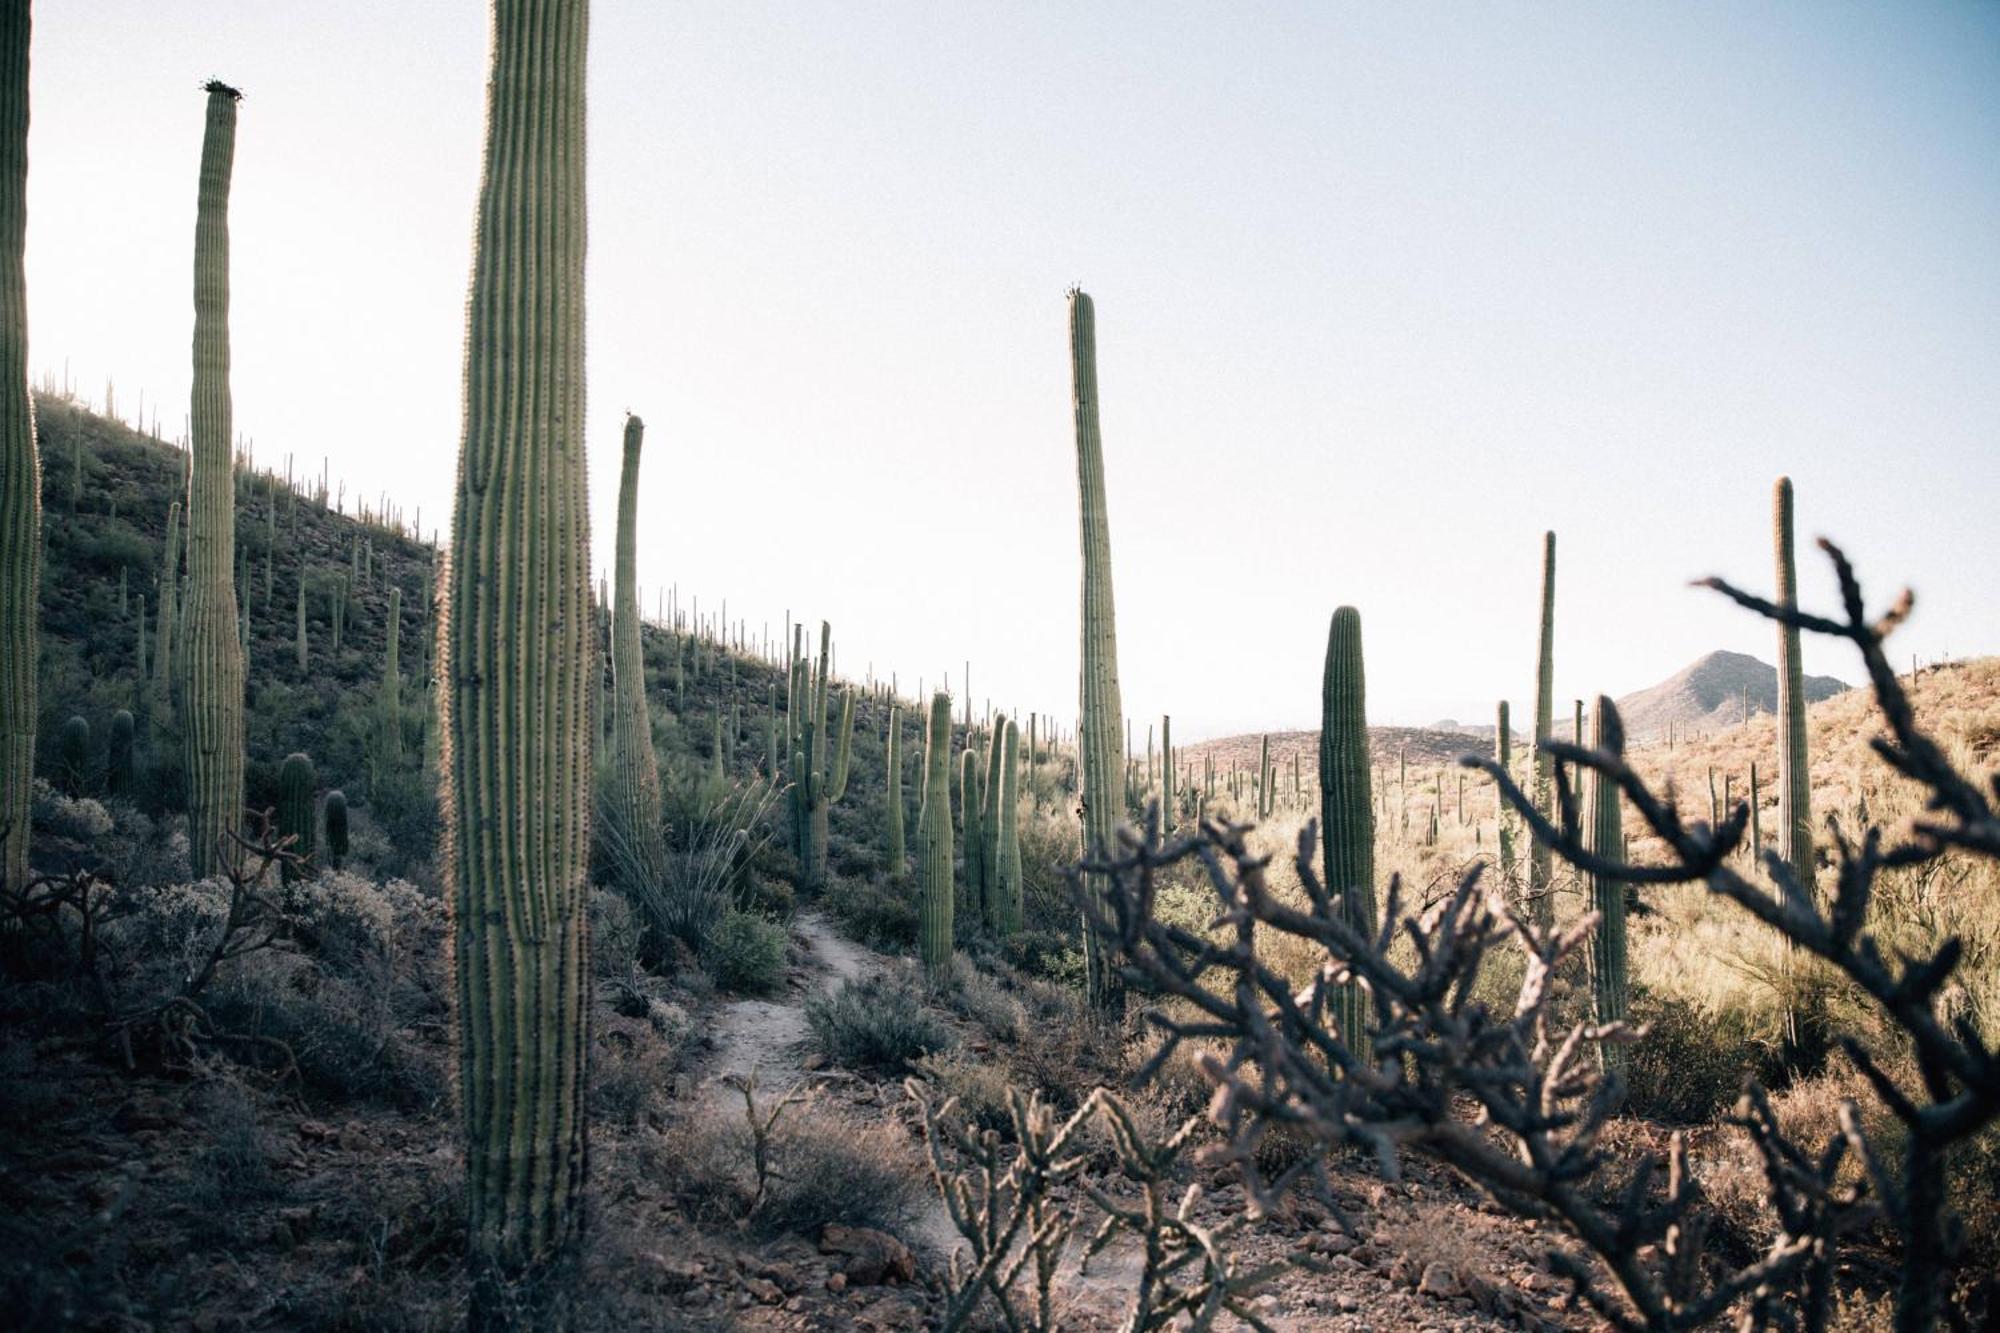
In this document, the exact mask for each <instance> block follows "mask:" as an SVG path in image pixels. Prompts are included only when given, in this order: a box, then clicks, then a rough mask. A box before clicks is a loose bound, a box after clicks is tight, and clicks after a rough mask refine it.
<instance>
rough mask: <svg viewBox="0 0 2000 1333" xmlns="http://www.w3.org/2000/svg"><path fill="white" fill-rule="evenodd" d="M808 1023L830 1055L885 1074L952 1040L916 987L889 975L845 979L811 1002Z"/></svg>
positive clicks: (843, 1062)
mask: <svg viewBox="0 0 2000 1333" xmlns="http://www.w3.org/2000/svg"><path fill="white" fill-rule="evenodd" d="M806 1022H807V1024H808V1025H809V1026H810V1027H811V1028H812V1034H813V1040H814V1041H815V1042H816V1043H818V1045H819V1048H820V1050H821V1051H822V1052H824V1053H825V1055H826V1057H827V1058H828V1059H829V1060H832V1061H833V1062H834V1063H835V1064H839V1065H844V1066H846V1067H848V1068H850V1069H869V1070H875V1071H878V1072H881V1073H884V1074H901V1073H903V1072H905V1071H906V1070H907V1069H909V1067H910V1065H911V1064H912V1062H914V1061H915V1060H917V1059H918V1058H919V1057H921V1056H925V1055H929V1054H931V1053H932V1052H933V1051H941V1050H943V1049H945V1047H947V1046H949V1045H951V1043H952V1036H951V1032H950V1030H949V1029H947V1028H946V1027H945V1026H944V1024H942V1023H940V1022H939V1021H938V1020H937V1019H936V1018H935V1017H934V1016H932V1015H931V1014H930V1013H929V1012H928V1011H927V1010H926V1009H925V1008H924V1002H923V1000H922V998H921V997H920V996H919V995H918V994H917V992H916V989H915V988H914V987H912V986H911V985H909V984H908V983H907V982H904V981H900V980H896V979H893V978H890V977H887V976H872V977H864V978H862V979H861V980H860V981H845V982H842V983H841V985H840V989H838V990H836V991H834V992H833V993H832V994H830V995H817V996H814V997H813V998H812V999H810V1000H808V1001H806Z"/></svg>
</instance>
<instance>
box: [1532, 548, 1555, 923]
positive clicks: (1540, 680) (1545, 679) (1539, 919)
mask: <svg viewBox="0 0 2000 1333" xmlns="http://www.w3.org/2000/svg"><path fill="white" fill-rule="evenodd" d="M1555 661H1556V535H1555V533H1553V532H1545V533H1543V534H1542V619H1541V633H1540V637H1539V639H1538V651H1537V653H1536V657H1535V790H1534V796H1535V808H1536V809H1537V810H1540V811H1542V812H1544V813H1545V814H1548V815H1549V816H1550V817H1551V818H1554V816H1555V789H1554V780H1555V760H1554V759H1552V758H1551V757H1550V756H1549V754H1548V752H1547V751H1546V750H1544V749H1543V748H1542V747H1543V745H1544V744H1546V743H1547V741H1548V739H1549V735H1550V732H1551V731H1552V730H1553V729H1554V726H1555V705H1556V685H1555ZM1528 904H1529V913H1530V915H1531V916H1532V917H1533V919H1534V922H1535V924H1536V925H1537V926H1540V927H1542V928H1543V929H1547V928H1548V927H1549V926H1551V925H1553V924H1554V923H1555V919H1556V906H1555V867H1554V863H1553V861H1552V860H1551V858H1550V855H1549V847H1548V844H1547V843H1545V842H1543V841H1542V840H1541V839H1540V838H1535V839H1534V840H1533V842H1532V845H1531V846H1530V848H1529V851H1528Z"/></svg>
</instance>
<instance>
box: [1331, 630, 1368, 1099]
mask: <svg viewBox="0 0 2000 1333" xmlns="http://www.w3.org/2000/svg"><path fill="white" fill-rule="evenodd" d="M1369 780H1370V778H1369V766H1368V692H1367V682H1366V680H1365V679H1364V677H1363V674H1362V658H1361V613H1360V612H1359V611H1356V610H1355V609H1354V608H1353V607H1351V606H1343V607H1341V608H1340V609H1339V610H1337V611H1335V612H1334V613H1333V622H1332V624H1331V625H1329V626H1328V627H1327V635H1326V674H1325V676H1324V678H1323V680H1322V681H1321V685H1320V725H1319V817H1320V828H1319V836H1320V860H1321V865H1322V868H1323V873H1324V875H1325V878H1326V890H1327V892H1328V893H1334V894H1339V895H1340V912H1341V917H1342V919H1343V920H1345V921H1346V922H1347V924H1348V925H1350V926H1352V927H1354V929H1356V930H1358V931H1360V932H1361V933H1362V935H1364V936H1365V937H1367V938H1368V939H1370V940H1373V939H1374V938H1375V932H1376V929H1377V925H1376V906H1375V801H1374V798H1373V797H1372V796H1371V795H1370V793H1369ZM1333 1017H1334V1022H1335V1024H1336V1025H1337V1027H1338V1030H1339V1033H1340V1039H1341V1040H1342V1041H1343V1042H1345V1043H1346V1044H1347V1048H1348V1049H1349V1050H1351V1051H1353V1052H1354V1053H1355V1054H1356V1055H1357V1056H1359V1057H1361V1058H1362V1059H1364V1060H1365V1059H1367V1058H1368V1053H1369V1046H1368V1037H1367V1032H1368V1000H1367V995H1366V993H1365V992H1364V991H1363V990H1362V988H1361V986H1360V984H1359V983H1357V982H1352V981H1350V982H1348V983H1347V984H1345V985H1343V986H1342V987H1341V989H1340V993H1339V994H1338V995H1337V996H1335V997H1334V1004H1333Z"/></svg>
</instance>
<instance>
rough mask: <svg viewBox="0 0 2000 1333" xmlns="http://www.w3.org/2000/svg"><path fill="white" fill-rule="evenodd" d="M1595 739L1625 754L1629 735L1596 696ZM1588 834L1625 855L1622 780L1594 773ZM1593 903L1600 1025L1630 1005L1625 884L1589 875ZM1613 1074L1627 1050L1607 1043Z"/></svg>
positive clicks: (1605, 850)
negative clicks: (1625, 738)
mask: <svg viewBox="0 0 2000 1333" xmlns="http://www.w3.org/2000/svg"><path fill="white" fill-rule="evenodd" d="M1590 733H1591V734H1590V743H1591V746H1592V747H1593V748H1594V749H1598V750H1606V749H1608V750H1611V751H1612V752H1614V753H1619V754H1622V753H1623V752H1624V749H1625V742H1624V737H1623V736H1622V735H1621V729H1620V727H1619V726H1618V715H1617V713H1616V711H1615V710H1614V709H1613V708H1612V704H1611V700H1609V699H1607V698H1605V697H1604V696H1603V695H1601V694H1600V695H1599V696H1597V711H1596V713H1595V714H1594V715H1593V717H1592V719H1591V728H1590ZM1589 787H1590V810H1589V825H1588V829H1589V831H1588V834H1587V836H1588V838H1589V847H1590V851H1591V854H1592V855H1593V856H1597V857H1600V858H1602V859H1604V860H1607V861H1616V860H1619V859H1621V858H1622V857H1623V855H1624V839H1623V834H1622V833H1621V831H1620V824H1619V800H1618V784H1617V783H1616V782H1614V781H1612V780H1611V779H1610V778H1608V777H1606V776H1605V775H1604V774H1602V773H1598V772H1592V773H1591V775H1590V783H1589ZM1590 898H1591V907H1592V908H1594V909H1595V910H1596V912H1597V914H1598V917H1599V920H1598V923H1597V929H1596V931H1595V932H1593V933H1592V935H1591V937H1590V994H1591V1001H1592V1004H1593V1006H1594V1015H1595V1017H1596V1019H1597V1021H1598V1023H1599V1024H1600V1025H1601V1024H1605V1023H1622V1022H1624V1021H1625V1015H1626V1014H1627V1012H1628V1011H1629V1009H1630V991H1629V989H1628V987H1627V983H1626V969H1625V886H1624V885H1623V884H1622V883H1620V882H1619V881H1618V880H1616V879H1613V878H1612V877H1611V876H1609V875H1596V874H1593V875H1592V876H1591V877H1590ZM1598 1049H1599V1050H1600V1051H1601V1052H1602V1053H1603V1058H1604V1067H1605V1069H1606V1070H1607V1071H1608V1072H1617V1073H1623V1072H1624V1069H1625V1065H1626V1060H1625V1048H1624V1047H1623V1046H1622V1045H1619V1044H1617V1043H1615V1042H1606V1043H1603V1044H1602V1045H1600V1046H1599V1048H1598Z"/></svg>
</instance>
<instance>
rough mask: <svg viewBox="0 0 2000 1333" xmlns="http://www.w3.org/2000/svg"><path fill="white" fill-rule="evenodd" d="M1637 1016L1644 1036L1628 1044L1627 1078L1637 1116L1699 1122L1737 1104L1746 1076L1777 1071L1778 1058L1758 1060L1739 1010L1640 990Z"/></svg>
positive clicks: (1631, 1106)
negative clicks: (1718, 1009)
mask: <svg viewBox="0 0 2000 1333" xmlns="http://www.w3.org/2000/svg"><path fill="white" fill-rule="evenodd" d="M1632 1020H1633V1021H1634V1022H1635V1023H1643V1024H1645V1025H1646V1038H1645V1040H1643V1041H1640V1042H1636V1043H1634V1044H1633V1045H1632V1046H1631V1047H1630V1048H1629V1051H1628V1061H1629V1067H1628V1069H1627V1071H1626V1078H1625V1086H1626V1106H1627V1107H1628V1108H1629V1109H1630V1110H1631V1111H1633V1112H1634V1113H1636V1114H1638V1115H1643V1116H1649V1117H1651V1118H1652V1119H1655V1120H1664V1121H1667V1122H1669V1123H1672V1124H1683V1125H1686V1124H1698V1123H1700V1122H1701V1121H1704V1120H1707V1119H1710V1118H1711V1117H1713V1116H1715V1115H1716V1114H1718V1113H1719V1112H1722V1111H1726V1110H1728V1109H1729V1108H1730V1107H1731V1106H1732V1105H1734V1104H1735V1102H1736V1098H1737V1096H1738V1095H1739V1094H1740V1093H1741V1092H1742V1091H1743V1079H1744V1077H1745V1076H1746V1075H1748V1074H1751V1073H1753V1072H1754V1073H1757V1074H1758V1075H1759V1076H1760V1077H1762V1076H1764V1075H1766V1074H1772V1073H1775V1072H1776V1070H1774V1069H1772V1068H1771V1067H1770V1066H1772V1065H1774V1064H1776V1061H1775V1060H1772V1059H1768V1058H1767V1059H1765V1060H1763V1061H1756V1060H1754V1059H1753V1055H1752V1053H1753V1052H1754V1051H1755V1050H1756V1047H1755V1046H1754V1044H1753V1043H1752V1041H1751V1038H1750V1034H1749V1033H1748V1032H1746V1031H1745V1030H1744V1025H1745V1021H1746V1020H1745V1019H1744V1017H1743V1016H1742V1015H1741V1014H1740V1013H1739V1012H1738V1011H1735V1010H1725V1011H1722V1012H1719V1013H1712V1012H1707V1011H1704V1010H1703V1009H1701V1008H1700V1007H1698V1006H1696V1005H1694V1004H1690V1003H1689V1002H1688V1001H1686V1000H1682V999H1676V998H1672V997H1655V996H1652V995H1650V994H1645V993H1640V994H1636V995H1634V996H1633V1005H1632ZM1766 1050H1767V1052H1768V1050H1769V1048H1766Z"/></svg>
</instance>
